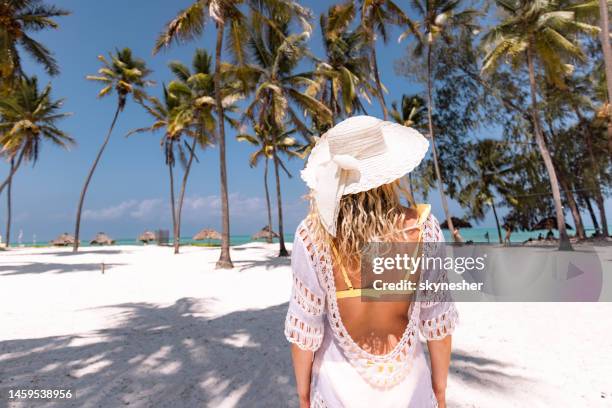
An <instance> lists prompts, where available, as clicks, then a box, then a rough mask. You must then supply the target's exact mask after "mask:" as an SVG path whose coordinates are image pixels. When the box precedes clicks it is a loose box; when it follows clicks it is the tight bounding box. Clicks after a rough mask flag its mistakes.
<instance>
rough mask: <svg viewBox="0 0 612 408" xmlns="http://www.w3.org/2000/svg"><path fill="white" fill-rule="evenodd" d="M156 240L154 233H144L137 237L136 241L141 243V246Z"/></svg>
mask: <svg viewBox="0 0 612 408" xmlns="http://www.w3.org/2000/svg"><path fill="white" fill-rule="evenodd" d="M156 239H157V238H156V236H155V233H154V232H152V231H145V232H143V233H142V234H140V236H139V237H138V241H140V242H142V243H143V244H148V243H150V242H154V241H155V240H156Z"/></svg>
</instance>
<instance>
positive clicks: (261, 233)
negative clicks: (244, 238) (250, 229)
mask: <svg viewBox="0 0 612 408" xmlns="http://www.w3.org/2000/svg"><path fill="white" fill-rule="evenodd" d="M271 233H272V238H278V237H280V235H278V234H277V233H276V232H274V231H271ZM269 236H270V229H269V228H268V226H267V225H266V226H265V227H263V228H262V229H261V230H260V231H259V232H258V233H256V234H255V235H253V236H252V237H251V239H252V240H253V241H257V240H259V239H267V238H268V237H269Z"/></svg>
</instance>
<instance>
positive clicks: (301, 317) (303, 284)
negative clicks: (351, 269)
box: [285, 227, 325, 351]
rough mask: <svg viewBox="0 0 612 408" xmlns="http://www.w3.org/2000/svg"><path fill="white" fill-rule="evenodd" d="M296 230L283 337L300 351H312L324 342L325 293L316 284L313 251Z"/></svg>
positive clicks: (300, 230)
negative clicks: (289, 296)
mask: <svg viewBox="0 0 612 408" xmlns="http://www.w3.org/2000/svg"><path fill="white" fill-rule="evenodd" d="M302 228H303V227H298V231H297V232H296V234H295V240H294V243H293V251H292V254H291V271H292V275H293V283H292V289H291V299H290V300H289V308H288V310H287V317H286V319H285V337H286V338H287V340H288V341H289V342H291V343H294V344H296V345H297V346H298V347H300V348H301V349H302V350H310V351H315V350H317V349H318V348H319V346H320V345H321V341H322V340H323V317H324V311H325V291H324V289H323V287H322V286H321V285H320V283H319V279H318V277H317V273H316V270H315V265H314V260H313V256H312V253H313V248H312V247H309V246H308V245H307V244H306V243H305V241H304V236H303V233H304V232H303V230H302Z"/></svg>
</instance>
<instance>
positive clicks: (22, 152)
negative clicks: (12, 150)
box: [0, 150, 25, 193]
mask: <svg viewBox="0 0 612 408" xmlns="http://www.w3.org/2000/svg"><path fill="white" fill-rule="evenodd" d="M24 156H25V151H23V150H22V151H21V153H20V154H19V158H17V163H15V165H14V166H12V167H11V169H10V171H9V174H8V176H7V177H6V179H5V180H4V181H3V182H2V184H1V185H0V193H2V191H3V190H4V188H5V187H6V186H8V184H9V183H10V182H11V179H12V178H13V175H14V174H15V173H16V172H17V169H18V168H19V166H21V162H22V161H23V157H24Z"/></svg>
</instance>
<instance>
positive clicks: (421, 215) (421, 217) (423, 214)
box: [331, 204, 431, 299]
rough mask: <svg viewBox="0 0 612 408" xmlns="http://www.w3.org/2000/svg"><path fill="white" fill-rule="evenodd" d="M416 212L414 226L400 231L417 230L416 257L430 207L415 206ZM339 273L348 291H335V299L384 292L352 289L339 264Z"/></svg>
mask: <svg viewBox="0 0 612 408" xmlns="http://www.w3.org/2000/svg"><path fill="white" fill-rule="evenodd" d="M416 210H417V222H416V224H415V225H413V226H410V227H408V228H405V229H404V230H402V232H405V231H409V230H411V229H414V228H419V236H418V238H417V243H416V248H415V250H414V254H413V256H416V255H417V254H418V251H419V250H420V246H421V245H420V244H421V241H422V238H423V223H424V222H425V220H427V217H429V213H430V212H431V205H429V204H417V205H416ZM331 247H332V251H333V253H334V257H335V258H336V259H338V258H340V254H339V253H338V249H337V248H336V245H334V243H333V242H332V244H331ZM340 272H341V273H342V278H343V279H344V283H345V284H346V286H347V287H348V289H344V290H336V298H338V299H345V298H352V297H360V296H367V297H380V296H381V295H383V294H384V291H381V290H376V289H374V288H355V287H353V284H352V283H351V280H350V279H349V276H348V273H347V272H346V268H344V265H342V264H340ZM408 274H410V272H408ZM393 293H394V294H399V292H398V291H393Z"/></svg>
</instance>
